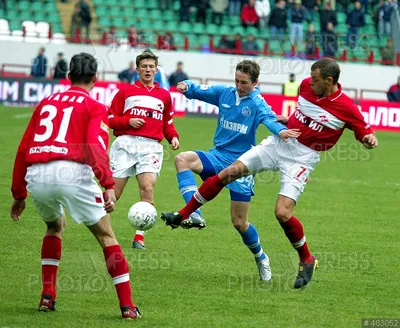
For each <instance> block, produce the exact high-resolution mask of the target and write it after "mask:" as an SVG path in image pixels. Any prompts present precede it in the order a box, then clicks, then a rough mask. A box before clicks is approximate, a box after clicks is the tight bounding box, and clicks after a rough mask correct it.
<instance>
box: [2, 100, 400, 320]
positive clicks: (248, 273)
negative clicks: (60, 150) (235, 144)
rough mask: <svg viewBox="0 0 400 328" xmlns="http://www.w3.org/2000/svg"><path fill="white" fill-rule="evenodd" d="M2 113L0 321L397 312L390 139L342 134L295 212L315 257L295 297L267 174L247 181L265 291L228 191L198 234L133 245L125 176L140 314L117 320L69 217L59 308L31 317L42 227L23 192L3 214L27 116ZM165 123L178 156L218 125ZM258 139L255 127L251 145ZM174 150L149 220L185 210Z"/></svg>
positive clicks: (97, 265)
mask: <svg viewBox="0 0 400 328" xmlns="http://www.w3.org/2000/svg"><path fill="white" fill-rule="evenodd" d="M0 112H1V120H0V141H1V162H0V168H1V169H0V197H1V199H2V201H1V206H0V213H1V220H0V232H1V238H0V263H1V264H0V268H1V269H0V327H121V326H128V325H131V326H135V327H257V328H258V327H360V326H361V319H362V318H400V297H399V295H400V283H399V280H400V279H399V249H400V248H399V241H398V236H399V231H400V217H399V208H400V205H399V204H400V141H399V140H400V135H399V134H395V133H383V132H381V133H379V132H378V133H377V136H378V138H379V141H380V146H379V148H378V149H375V150H373V151H367V150H365V149H363V148H362V147H361V145H359V144H358V143H357V142H356V141H355V140H354V138H353V135H352V133H351V132H349V131H348V132H346V133H345V134H344V135H343V137H342V139H341V141H340V143H339V144H338V145H337V146H336V147H335V148H334V149H332V150H331V151H330V152H327V153H324V154H322V156H321V162H320V163H319V164H318V165H317V167H316V170H315V172H314V173H313V174H312V175H311V177H310V180H309V183H308V185H307V187H306V189H305V192H304V194H303V195H302V196H301V198H300V200H299V204H298V206H297V208H296V211H295V215H296V216H297V217H298V218H299V219H300V220H301V221H302V223H303V225H304V228H305V233H306V237H307V240H308V242H309V245H310V248H311V250H312V252H313V253H314V254H315V255H316V256H317V257H318V258H319V260H320V269H319V270H318V271H316V273H315V275H314V278H313V281H312V282H311V284H310V285H309V286H307V287H306V288H305V289H303V290H294V289H293V287H292V285H293V280H294V278H295V275H296V273H297V254H296V252H295V251H294V250H293V249H292V247H291V245H290V243H289V242H288V240H287V239H286V237H285V235H284V233H283V231H282V230H281V228H280V226H279V224H278V223H277V222H276V220H275V218H274V212H273V207H274V203H275V199H276V195H277V192H278V190H279V184H278V182H279V176H278V175H277V174H276V173H263V174H260V175H258V176H257V177H256V187H255V191H256V196H255V197H254V198H253V201H252V205H251V207H250V213H249V220H250V222H252V223H253V224H254V225H255V226H256V227H257V228H258V231H259V234H260V239H261V242H262V246H263V248H264V250H265V251H266V252H267V253H268V254H269V256H270V258H271V265H272V270H273V281H272V282H270V283H261V282H260V281H259V280H258V274H257V269H256V265H255V263H254V259H253V257H252V255H251V253H250V252H249V251H248V250H247V249H246V248H245V246H244V245H243V244H242V241H241V238H240V236H239V235H238V233H237V232H236V231H235V230H234V229H233V228H232V226H231V223H230V214H229V193H228V192H227V191H226V190H225V191H224V192H223V193H222V194H221V195H220V196H219V197H218V198H217V199H216V200H215V201H213V202H211V203H209V204H207V205H206V206H204V208H203V215H204V217H205V218H206V220H207V222H208V226H207V228H206V229H204V230H202V231H198V230H193V231H192V230H189V231H184V230H182V229H177V230H174V231H171V230H170V229H169V228H167V227H165V226H164V224H163V222H161V221H159V222H157V224H156V226H155V227H154V228H153V229H152V230H150V232H149V233H148V234H147V237H146V245H147V247H148V250H147V251H145V252H143V251H137V250H134V249H132V248H131V240H132V235H133V230H132V228H131V227H130V226H129V223H128V220H127V217H126V214H127V211H128V209H129V207H130V205H131V204H133V203H135V202H136V201H138V200H139V198H138V190H137V185H136V181H135V180H132V181H130V182H129V184H128V186H127V188H126V190H125V193H124V195H123V197H122V199H121V200H120V202H119V203H118V205H117V206H118V207H117V210H116V211H115V212H114V213H113V214H112V224H113V227H114V230H115V232H116V235H117V238H118V240H119V242H120V244H121V245H122V248H123V251H124V253H125V255H126V257H127V259H128V261H129V264H130V268H131V280H132V289H133V297H134V301H135V302H136V303H137V305H138V306H139V308H140V309H141V311H142V313H143V318H142V319H140V320H138V321H135V322H122V321H121V319H120V313H119V307H118V301H117V297H116V294H115V292H114V287H113V285H112V283H111V279H110V278H109V276H108V274H107V272H106V269H105V265H104V261H103V254H102V252H101V249H100V247H99V246H98V244H97V242H96V241H95V239H94V238H93V236H92V235H91V234H90V232H89V231H88V230H87V229H86V228H85V227H84V226H83V225H76V224H75V223H74V222H73V221H72V220H70V219H69V220H68V221H67V227H66V232H65V234H64V238H63V255H62V260H61V263H60V268H59V278H58V296H57V305H58V307H57V312H56V313H38V312H37V305H38V302H39V297H40V290H41V285H40V270H41V267H40V247H41V241H42V237H43V234H44V231H45V226H44V224H43V223H42V222H41V219H40V218H39V216H38V214H37V213H36V211H35V209H34V206H33V203H32V200H31V199H30V198H29V199H28V202H27V208H26V210H25V212H24V213H23V216H22V219H21V221H19V222H13V221H12V220H11V219H10V217H9V208H10V204H11V193H10V191H9V190H10V183H11V173H12V167H13V162H14V157H15V153H16V149H17V146H18V144H19V141H20V138H21V135H22V133H23V131H24V130H25V127H26V125H27V122H28V119H29V114H30V112H31V110H30V109H26V108H25V109H23V108H7V107H0ZM175 121H176V126H177V129H178V130H179V132H180V135H181V149H180V150H181V151H185V150H192V149H203V150H207V149H208V148H209V147H211V146H212V136H213V133H214V129H215V124H216V123H215V120H214V119H209V118H177V119H176V120H175ZM266 135H268V132H267V131H266V129H265V128H264V127H261V128H260V131H259V134H258V141H260V140H261V139H262V138H263V136H266ZM164 144H165V143H164ZM175 154H177V153H176V152H172V151H171V150H170V149H169V148H168V146H167V145H166V144H165V161H164V163H163V170H162V173H161V177H160V179H159V181H158V184H157V186H156V192H155V204H156V208H157V210H158V212H159V213H160V212H161V211H167V210H176V209H179V208H181V206H182V205H183V203H184V202H183V200H182V198H181V196H180V194H179V191H178V187H177V182H176V178H175V169H174V165H173V156H174V155H175ZM398 324H399V325H400V322H399V323H398Z"/></svg>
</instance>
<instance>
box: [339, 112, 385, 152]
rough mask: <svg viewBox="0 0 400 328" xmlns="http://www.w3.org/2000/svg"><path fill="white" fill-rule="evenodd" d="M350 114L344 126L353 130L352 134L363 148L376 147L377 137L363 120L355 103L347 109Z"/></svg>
mask: <svg viewBox="0 0 400 328" xmlns="http://www.w3.org/2000/svg"><path fill="white" fill-rule="evenodd" d="M349 113H350V115H349V117H348V119H347V121H346V127H347V128H349V129H351V130H353V131H354V136H355V137H356V139H357V140H358V141H360V142H361V143H362V144H363V145H364V147H365V148H368V149H371V148H375V147H378V139H377V138H376V136H375V134H374V130H372V128H371V126H370V125H369V124H368V123H366V122H365V120H364V117H363V116H362V114H361V112H360V110H359V109H358V107H357V106H356V105H354V107H353V108H352V109H351V110H350V111H349Z"/></svg>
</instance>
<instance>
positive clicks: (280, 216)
mask: <svg viewBox="0 0 400 328" xmlns="http://www.w3.org/2000/svg"><path fill="white" fill-rule="evenodd" d="M275 217H276V219H277V220H278V221H279V222H286V221H288V220H289V219H290V218H291V217H292V214H291V211H289V210H288V209H287V208H285V207H281V206H276V207H275Z"/></svg>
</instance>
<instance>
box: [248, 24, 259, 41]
mask: <svg viewBox="0 0 400 328" xmlns="http://www.w3.org/2000/svg"><path fill="white" fill-rule="evenodd" d="M249 34H252V35H254V37H256V38H257V37H258V36H259V35H260V30H259V29H258V28H257V27H254V26H249V27H248V28H247V29H246V35H249Z"/></svg>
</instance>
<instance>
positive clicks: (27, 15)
mask: <svg viewBox="0 0 400 328" xmlns="http://www.w3.org/2000/svg"><path fill="white" fill-rule="evenodd" d="M18 19H19V20H22V21H25V20H32V14H31V13H30V12H28V11H23V12H20V13H19V14H18ZM57 21H58V19H57Z"/></svg>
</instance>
